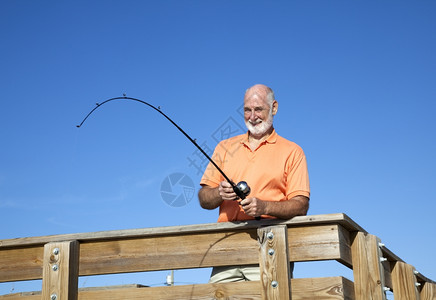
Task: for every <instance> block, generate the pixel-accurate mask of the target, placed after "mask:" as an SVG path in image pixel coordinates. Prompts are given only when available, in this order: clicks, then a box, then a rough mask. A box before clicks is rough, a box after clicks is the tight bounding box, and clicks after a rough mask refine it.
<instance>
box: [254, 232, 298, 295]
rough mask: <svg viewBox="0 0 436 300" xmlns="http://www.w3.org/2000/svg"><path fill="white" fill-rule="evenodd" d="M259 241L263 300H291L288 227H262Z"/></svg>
mask: <svg viewBox="0 0 436 300" xmlns="http://www.w3.org/2000/svg"><path fill="white" fill-rule="evenodd" d="M257 234H258V237H259V238H258V239H259V263H260V279H261V280H260V281H261V286H262V299H264V300H270V299H271V300H274V299H276V300H290V299H291V298H292V296H291V271H290V268H289V254H288V236H287V227H286V225H279V226H268V227H262V228H259V229H258V230H257Z"/></svg>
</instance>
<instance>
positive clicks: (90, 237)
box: [0, 213, 365, 251]
mask: <svg viewBox="0 0 436 300" xmlns="http://www.w3.org/2000/svg"><path fill="white" fill-rule="evenodd" d="M284 224H286V225H287V226H288V227H294V226H300V227H301V226H314V225H324V224H340V225H341V226H343V227H344V228H345V229H347V230H348V231H362V232H365V230H364V229H363V228H362V227H360V226H359V225H358V224H357V223H356V222H354V221H353V220H352V219H351V218H350V217H348V216H347V215H345V214H343V213H336V214H325V215H309V216H298V217H294V218H292V219H290V220H277V219H270V220H268V219H265V220H261V221H243V222H223V223H208V224H197V225H184V226H166V227H152V228H140V229H126V230H110V231H99V232H89V233H88V232H86V233H74V234H62V235H49V236H41V237H26V238H15V239H7V240H0V251H1V250H2V249H4V248H8V247H25V246H32V245H39V246H41V245H45V244H47V243H50V242H59V241H73V240H77V241H79V242H81V243H82V242H90V241H98V240H100V241H108V240H118V239H127V238H142V237H145V236H158V235H159V236H163V235H175V234H181V235H184V234H197V233H210V232H215V231H218V232H223V231H238V230H239V229H241V228H242V229H257V228H259V227H263V226H273V225H284Z"/></svg>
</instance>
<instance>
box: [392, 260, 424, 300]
mask: <svg viewBox="0 0 436 300" xmlns="http://www.w3.org/2000/svg"><path fill="white" fill-rule="evenodd" d="M414 271H415V269H414V267H413V266H411V265H408V264H406V263H404V262H402V261H397V262H396V263H395V265H394V267H393V268H392V286H393V289H394V298H395V299H407V300H414V299H416V300H418V299H420V297H419V293H418V289H417V280H416V276H415V274H414Z"/></svg>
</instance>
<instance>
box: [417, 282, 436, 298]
mask: <svg viewBox="0 0 436 300" xmlns="http://www.w3.org/2000/svg"><path fill="white" fill-rule="evenodd" d="M420 296H421V300H435V299H436V284H435V283H431V282H425V283H424V285H423V287H422V289H421V293H420Z"/></svg>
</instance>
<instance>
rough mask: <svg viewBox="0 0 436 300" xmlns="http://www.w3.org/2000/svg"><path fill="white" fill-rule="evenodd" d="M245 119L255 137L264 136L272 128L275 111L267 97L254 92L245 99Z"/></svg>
mask: <svg viewBox="0 0 436 300" xmlns="http://www.w3.org/2000/svg"><path fill="white" fill-rule="evenodd" d="M244 119H245V125H246V126H247V128H248V130H249V131H250V133H251V134H252V135H253V136H255V137H261V136H263V135H264V134H265V133H266V132H267V131H268V130H269V129H270V128H271V126H272V123H273V112H272V108H271V107H270V106H269V105H268V102H267V100H266V99H265V97H262V96H259V95H258V94H252V95H249V96H248V97H246V98H245V99H244Z"/></svg>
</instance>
